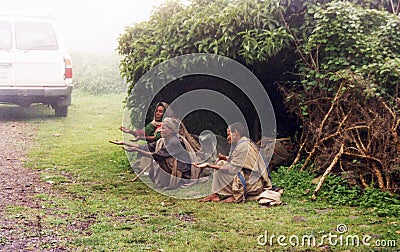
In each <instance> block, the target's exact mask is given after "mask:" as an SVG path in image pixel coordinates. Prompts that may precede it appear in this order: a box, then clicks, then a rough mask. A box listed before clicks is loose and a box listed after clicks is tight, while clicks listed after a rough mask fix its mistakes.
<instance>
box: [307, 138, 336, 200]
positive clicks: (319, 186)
mask: <svg viewBox="0 0 400 252" xmlns="http://www.w3.org/2000/svg"><path fill="white" fill-rule="evenodd" d="M343 151H344V144H343V143H342V145H341V146H340V150H339V152H338V153H337V154H336V156H335V158H334V159H333V161H332V163H331V164H330V165H329V167H328V168H327V169H326V171H325V172H324V174H323V175H322V177H321V179H320V180H319V182H318V185H317V187H316V188H315V190H314V193H313V195H312V197H311V200H316V199H317V195H318V192H319V190H320V189H321V186H322V184H323V183H324V181H325V179H326V177H327V176H328V174H329V173H330V172H331V171H332V169H333V167H334V166H335V165H336V163H337V162H338V160H339V159H340V157H341V156H342V154H343Z"/></svg>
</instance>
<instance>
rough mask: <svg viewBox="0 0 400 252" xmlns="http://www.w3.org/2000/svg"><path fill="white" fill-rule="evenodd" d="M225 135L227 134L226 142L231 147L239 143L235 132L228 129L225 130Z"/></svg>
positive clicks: (238, 137)
mask: <svg viewBox="0 0 400 252" xmlns="http://www.w3.org/2000/svg"><path fill="white" fill-rule="evenodd" d="M226 133H227V134H228V137H227V139H228V142H230V144H232V145H236V144H237V143H238V142H239V139H240V137H241V136H240V134H239V132H238V131H237V130H234V131H231V130H230V129H229V128H228V129H227V130H226Z"/></svg>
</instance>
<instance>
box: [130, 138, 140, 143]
mask: <svg viewBox="0 0 400 252" xmlns="http://www.w3.org/2000/svg"><path fill="white" fill-rule="evenodd" d="M139 140H141V139H140V137H136V138H135V139H132V140H130V141H131V142H134V143H136V142H137V141H139Z"/></svg>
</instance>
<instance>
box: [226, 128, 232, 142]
mask: <svg viewBox="0 0 400 252" xmlns="http://www.w3.org/2000/svg"><path fill="white" fill-rule="evenodd" d="M226 140H227V141H228V144H231V143H232V134H231V130H230V129H229V128H227V129H226Z"/></svg>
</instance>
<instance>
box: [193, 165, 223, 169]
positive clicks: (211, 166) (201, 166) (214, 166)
mask: <svg viewBox="0 0 400 252" xmlns="http://www.w3.org/2000/svg"><path fill="white" fill-rule="evenodd" d="M194 166H195V167H197V168H206V167H209V168H212V169H215V170H221V169H223V166H219V165H216V164H210V163H202V164H194Z"/></svg>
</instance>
